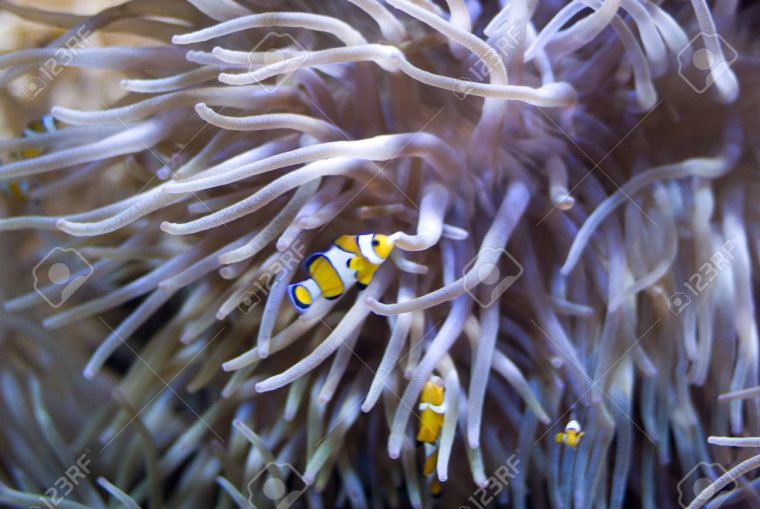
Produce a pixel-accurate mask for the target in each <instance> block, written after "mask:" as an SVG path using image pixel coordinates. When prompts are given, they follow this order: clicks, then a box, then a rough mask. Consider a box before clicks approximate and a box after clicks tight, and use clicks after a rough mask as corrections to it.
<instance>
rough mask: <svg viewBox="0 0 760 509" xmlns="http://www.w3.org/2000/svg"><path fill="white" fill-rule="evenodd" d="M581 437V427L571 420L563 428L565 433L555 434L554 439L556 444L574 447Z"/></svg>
mask: <svg viewBox="0 0 760 509" xmlns="http://www.w3.org/2000/svg"><path fill="white" fill-rule="evenodd" d="M582 437H583V431H581V425H580V423H579V422H578V421H576V420H575V419H573V420H572V421H570V422H568V423H567V426H565V431H563V432H562V433H557V435H556V436H555V437H554V439H555V440H556V441H557V443H558V444H565V445H567V446H568V447H576V446H577V445H578V444H579V443H580V441H581V438H582Z"/></svg>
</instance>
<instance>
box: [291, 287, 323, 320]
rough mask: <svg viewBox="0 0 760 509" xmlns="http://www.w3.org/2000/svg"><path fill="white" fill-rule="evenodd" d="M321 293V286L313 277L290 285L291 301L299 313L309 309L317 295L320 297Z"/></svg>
mask: <svg viewBox="0 0 760 509" xmlns="http://www.w3.org/2000/svg"><path fill="white" fill-rule="evenodd" d="M319 293H320V292H319V287H318V286H317V284H316V283H315V282H314V280H313V279H307V280H306V281H301V282H300V283H293V284H292V285H290V286H288V297H289V298H290V302H291V303H292V304H293V307H294V308H296V311H298V312H299V313H302V312H304V311H306V310H307V309H309V307H310V306H311V305H312V304H313V303H314V301H315V300H316V299H317V297H319Z"/></svg>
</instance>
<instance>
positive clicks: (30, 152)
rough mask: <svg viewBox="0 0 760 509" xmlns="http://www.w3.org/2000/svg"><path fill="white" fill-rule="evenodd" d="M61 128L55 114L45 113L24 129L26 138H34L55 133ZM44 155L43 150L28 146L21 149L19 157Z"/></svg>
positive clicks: (29, 157)
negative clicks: (54, 116)
mask: <svg viewBox="0 0 760 509" xmlns="http://www.w3.org/2000/svg"><path fill="white" fill-rule="evenodd" d="M60 128H61V124H60V122H58V120H56V119H55V118H53V115H49V114H48V115H45V116H43V117H42V118H40V119H37V120H35V121H33V122H30V123H29V124H27V126H26V128H25V129H24V138H32V137H34V136H39V135H40V134H46V133H54V132H56V131H57V130H58V129H60ZM40 155H42V150H41V149H38V148H28V149H24V150H20V151H19V153H18V157H19V158H20V159H31V158H32V157H38V156H40Z"/></svg>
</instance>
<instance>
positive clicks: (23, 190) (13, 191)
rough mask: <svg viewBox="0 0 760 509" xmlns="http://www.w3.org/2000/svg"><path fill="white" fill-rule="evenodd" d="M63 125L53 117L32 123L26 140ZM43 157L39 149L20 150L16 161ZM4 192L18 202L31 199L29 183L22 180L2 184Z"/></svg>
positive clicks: (25, 131)
mask: <svg viewBox="0 0 760 509" xmlns="http://www.w3.org/2000/svg"><path fill="white" fill-rule="evenodd" d="M60 127H61V125H60V124H59V123H58V121H57V120H56V119H54V118H53V116H52V115H45V116H43V117H42V118H40V119H38V120H35V121H34V122H30V123H29V124H27V126H26V127H25V128H24V138H31V137H34V136H39V135H40V134H45V133H52V132H55V131H57V130H58V129H59V128H60ZM40 155H42V150H40V149H38V148H27V149H22V150H19V151H18V152H17V153H16V154H15V157H16V159H32V158H34V157H39V156H40ZM0 188H2V190H3V192H4V193H5V194H6V195H7V196H8V197H10V198H12V199H14V200H18V201H26V200H27V199H28V197H29V191H30V186H29V182H27V181H25V180H22V181H18V182H8V183H3V184H0Z"/></svg>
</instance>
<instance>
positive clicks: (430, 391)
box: [417, 376, 446, 497]
mask: <svg viewBox="0 0 760 509" xmlns="http://www.w3.org/2000/svg"><path fill="white" fill-rule="evenodd" d="M419 410H420V427H419V431H418V432H417V443H418V444H420V445H424V446H425V463H424V465H423V466H422V475H424V476H425V478H426V479H427V484H428V490H429V491H430V494H431V495H433V496H434V497H437V496H439V495H440V494H441V490H442V488H441V483H440V482H439V481H438V478H437V477H436V474H435V467H436V463H437V462H438V445H439V442H438V439H439V438H440V436H441V428H443V420H444V416H445V415H446V403H445V401H444V388H443V380H441V378H440V377H438V376H432V377H430V380H428V381H427V382H425V385H424V387H423V388H422V394H421V395H420V405H419Z"/></svg>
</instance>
